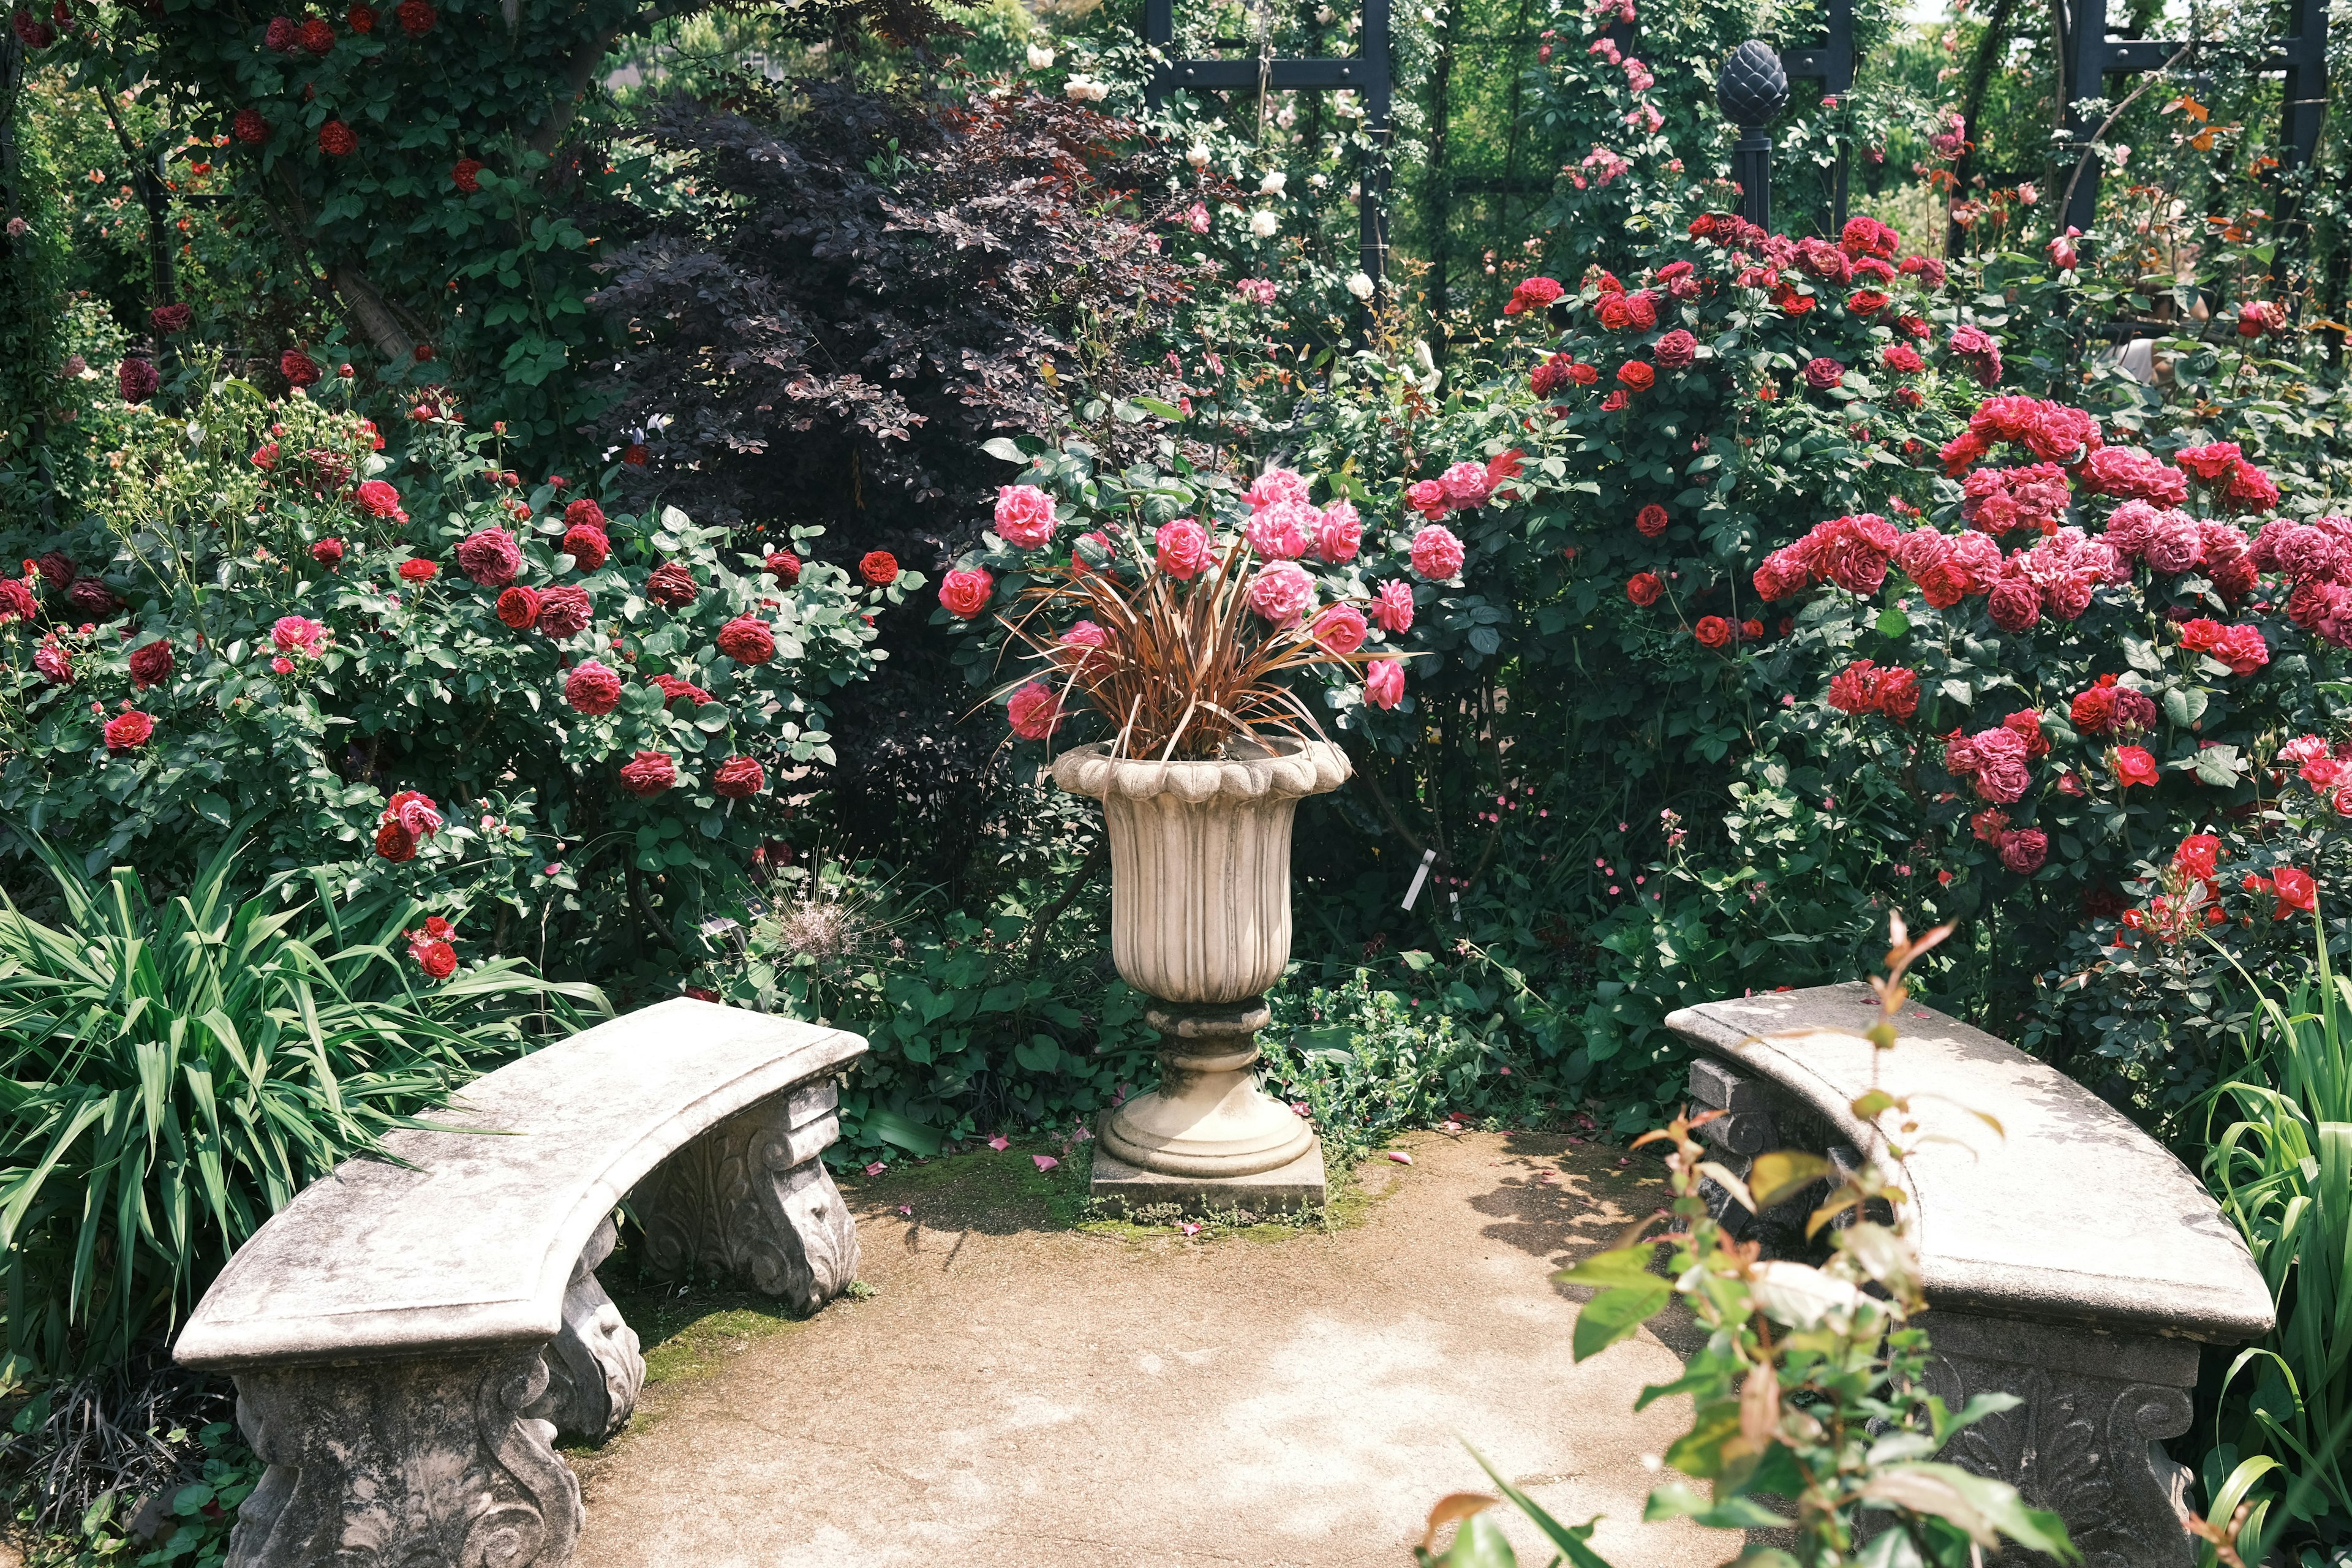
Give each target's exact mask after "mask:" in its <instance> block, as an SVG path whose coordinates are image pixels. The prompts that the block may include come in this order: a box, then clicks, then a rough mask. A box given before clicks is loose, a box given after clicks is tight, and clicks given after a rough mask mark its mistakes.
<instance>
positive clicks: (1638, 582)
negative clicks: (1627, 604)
mask: <svg viewBox="0 0 2352 1568" xmlns="http://www.w3.org/2000/svg"><path fill="white" fill-rule="evenodd" d="M1665 591H1666V585H1665V584H1664V583H1661V582H1660V581H1658V574H1656V573H1654V572H1636V573H1634V574H1633V575H1632V576H1631V577H1628V578H1627V579H1625V596H1626V597H1627V598H1629V599H1631V600H1633V603H1635V604H1637V605H1641V606H1642V607H1643V609H1647V608H1649V607H1650V606H1651V605H1654V604H1656V603H1657V602H1658V595H1661V594H1664V592H1665Z"/></svg>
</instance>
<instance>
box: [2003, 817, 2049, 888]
mask: <svg viewBox="0 0 2352 1568" xmlns="http://www.w3.org/2000/svg"><path fill="white" fill-rule="evenodd" d="M2049 856H2050V836H2049V835H2048V834H2046V833H2044V832H2042V830H2041V829H2040V828H2038V827H2019V828H2013V829H2011V831H2009V832H2007V833H2004V834H2002V835H2001V836H2000V863H2001V864H2002V865H2004V866H2006V867H2008V868H2010V869H2011V870H2012V871H2014V872H2016V873H2017V874H2018V875H2019V876H2021V877H2031V876H2032V875H2033V873H2034V872H2036V871H2039V870H2040V869H2042V861H2044V860H2046V859H2048V858H2049Z"/></svg>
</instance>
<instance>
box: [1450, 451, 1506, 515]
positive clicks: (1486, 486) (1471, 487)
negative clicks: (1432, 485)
mask: <svg viewBox="0 0 2352 1568" xmlns="http://www.w3.org/2000/svg"><path fill="white" fill-rule="evenodd" d="M1437 487H1438V489H1442V490H1444V492H1445V500H1446V501H1447V503H1448V504H1449V505H1451V506H1454V507H1456V508H1459V509H1461V510H1465V511H1466V510H1469V509H1470V508H1472V507H1477V506H1484V505H1486V498H1487V496H1488V495H1490V494H1492V493H1493V491H1494V488H1495V481H1494V480H1493V479H1491V478H1489V477H1488V475H1487V473H1486V464H1484V463H1456V464H1454V466H1453V467H1452V468H1448V469H1446V470H1445V471H1444V473H1442V474H1440V475H1438V476H1437Z"/></svg>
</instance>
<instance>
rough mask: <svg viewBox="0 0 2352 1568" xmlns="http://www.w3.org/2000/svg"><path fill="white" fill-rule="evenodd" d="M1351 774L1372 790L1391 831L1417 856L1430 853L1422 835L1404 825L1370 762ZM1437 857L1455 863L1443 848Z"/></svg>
mask: <svg viewBox="0 0 2352 1568" xmlns="http://www.w3.org/2000/svg"><path fill="white" fill-rule="evenodd" d="M1351 776H1352V777H1353V778H1355V779H1358V780H1360V781H1361V782H1362V784H1363V785H1364V787H1365V788H1366V789H1368V790H1370V791H1371V794H1372V804H1373V805H1376V806H1378V807H1379V808H1380V812H1381V820H1382V821H1384V822H1386V823H1387V824H1388V825H1389V831H1390V832H1391V833H1393V834H1395V835H1396V836H1397V837H1399V838H1402V839H1403V840H1404V841H1405V843H1406V844H1408V845H1409V846H1411V847H1412V852H1413V854H1415V855H1416V856H1419V855H1426V854H1427V853H1429V846H1428V845H1426V844H1424V843H1423V842H1422V837H1421V835H1420V834H1418V833H1415V832H1414V831H1413V830H1412V828H1410V827H1407V826H1405V825H1404V818H1402V816H1398V815H1397V810H1396V807H1395V806H1393V805H1390V804H1389V797H1388V795H1387V794H1386V793H1385V792H1383V791H1382V790H1381V781H1380V779H1379V777H1378V776H1377V775H1376V774H1374V773H1373V772H1372V770H1371V767H1370V764H1369V762H1368V763H1367V765H1365V766H1363V767H1360V768H1358V769H1357V770H1356V771H1355V773H1353V774H1352V775H1351ZM1437 858H1438V862H1439V863H1440V864H1442V865H1447V866H1451V865H1452V864H1453V860H1452V859H1451V858H1449V857H1448V856H1447V855H1446V854H1445V853H1444V851H1442V850H1441V851H1440V852H1439V853H1438V857H1437Z"/></svg>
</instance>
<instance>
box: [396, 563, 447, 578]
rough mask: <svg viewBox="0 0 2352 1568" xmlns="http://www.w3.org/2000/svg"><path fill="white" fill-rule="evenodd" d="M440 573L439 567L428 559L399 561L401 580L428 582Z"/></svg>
mask: <svg viewBox="0 0 2352 1568" xmlns="http://www.w3.org/2000/svg"><path fill="white" fill-rule="evenodd" d="M439 575H441V568H440V567H439V566H437V565H436V564H435V563H432V562H430V561H404V562H402V563H400V576H401V581H403V582H404V583H430V582H431V581H433V579H434V578H436V577H438V576H439Z"/></svg>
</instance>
